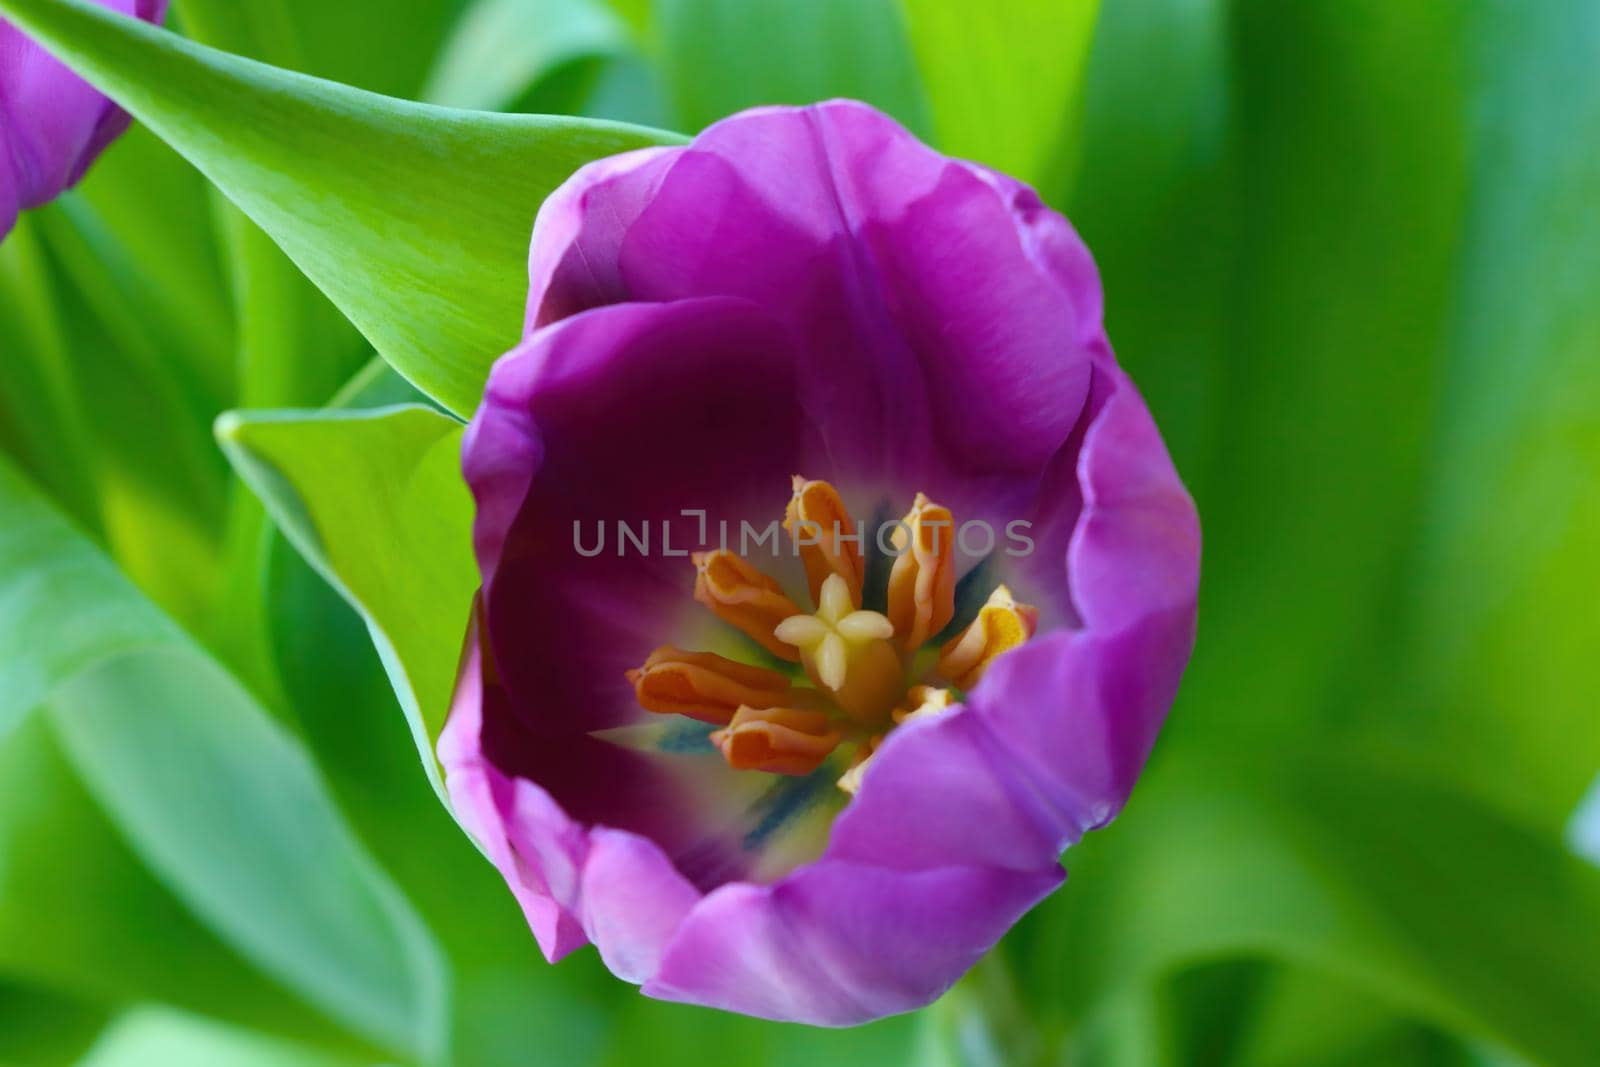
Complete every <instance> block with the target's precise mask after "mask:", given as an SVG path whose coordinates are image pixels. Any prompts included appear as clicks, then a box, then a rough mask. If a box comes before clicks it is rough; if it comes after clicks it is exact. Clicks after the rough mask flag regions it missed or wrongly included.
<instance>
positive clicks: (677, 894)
mask: <svg viewBox="0 0 1600 1067" xmlns="http://www.w3.org/2000/svg"><path fill="white" fill-rule="evenodd" d="M699 902H700V892H699V890H697V889H695V887H694V886H692V885H690V884H689V882H688V880H687V879H685V878H684V877H683V875H681V874H679V873H678V870H677V868H676V867H674V866H673V865H672V861H671V860H669V859H668V858H667V856H666V854H665V853H663V852H662V851H661V849H660V848H659V847H658V846H657V845H656V843H655V842H654V841H651V840H649V839H648V838H644V837H640V836H639V835H638V834H629V833H624V832H622V831H621V830H606V829H597V830H595V831H593V833H592V834H591V835H590V847H589V855H588V859H587V861H586V862H585V863H584V868H583V903H584V928H585V930H586V931H587V932H588V934H589V939H590V940H591V941H593V942H594V944H595V947H596V948H597V949H599V950H600V958H601V959H602V960H604V961H605V964H606V966H607V967H609V968H610V969H611V973H612V974H615V975H616V976H617V977H618V978H623V979H626V980H627V981H629V982H635V983H638V982H644V981H647V980H648V979H649V978H650V977H651V976H652V975H654V974H655V973H656V971H657V970H659V969H660V967H661V957H662V954H663V953H665V952H666V949H667V944H668V943H669V942H670V941H671V940H672V938H673V936H674V935H675V934H676V933H677V931H678V927H679V926H680V925H681V924H682V922H683V920H684V917H685V916H686V915H688V914H689V910H690V909H691V908H693V907H694V906H695V905H696V904H698V903H699Z"/></svg>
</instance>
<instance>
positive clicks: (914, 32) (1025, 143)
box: [903, 0, 1100, 183]
mask: <svg viewBox="0 0 1600 1067" xmlns="http://www.w3.org/2000/svg"><path fill="white" fill-rule="evenodd" d="M903 2H904V4H905V8H906V21H907V23H908V25H909V27H910V36H911V44H912V47H913V49H914V50H915V52H916V57H917V64H918V66H919V67H920V68H921V70H922V78H923V82H924V84H925V85H926V86H927V92H928V97H929V99H930V101H931V102H932V105H933V133H934V136H935V138H936V139H937V142H938V145H939V147H940V149H942V150H943V151H945V152H949V153H951V154H952V155H957V156H963V157H965V158H968V159H975V160H977V161H978V162H980V163H987V164H988V165H990V166H991V167H995V168H997V169H999V170H1002V171H1005V172H1006V173H1007V174H1011V175H1014V176H1015V177H1018V178H1021V179H1022V180H1023V181H1026V182H1032V183H1038V182H1039V181H1040V179H1041V178H1042V177H1043V176H1044V175H1045V174H1046V173H1047V172H1048V171H1050V170H1052V169H1053V168H1057V167H1064V166H1065V164H1066V157H1068V156H1069V155H1070V153H1071V152H1072V151H1073V149H1074V147H1075V143H1076V127H1077V119H1078V112H1079V91H1080V89H1081V87H1082V84H1083V72H1084V67H1085V63H1086V60H1087V58H1088V55H1089V41H1090V39H1091V38H1092V37H1093V35H1094V24H1095V18H1096V16H1097V14H1098V13H1099V10H1100V0H991V2H989V3H982V4H955V3H950V2H949V0H903Z"/></svg>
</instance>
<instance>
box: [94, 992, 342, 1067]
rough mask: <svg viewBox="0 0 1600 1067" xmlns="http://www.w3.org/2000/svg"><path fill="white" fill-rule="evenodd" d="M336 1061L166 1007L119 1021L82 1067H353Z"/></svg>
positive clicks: (128, 1015) (145, 1010)
mask: <svg viewBox="0 0 1600 1067" xmlns="http://www.w3.org/2000/svg"><path fill="white" fill-rule="evenodd" d="M356 1062H357V1061H354V1060H348V1059H343V1058H336V1057H333V1056H329V1055H325V1054H323V1053H320V1052H316V1051H313V1050H311V1049H307V1048H303V1047H300V1046H296V1045H291V1044H288V1043H287V1042H283V1041H278V1040H274V1039H272V1038H268V1037H266V1036H264V1035H261V1034H255V1033H251V1032H250V1031H248V1030H241V1029H238V1028H236V1027H231V1026H222V1025H219V1024H218V1023H216V1022H214V1021H211V1020H207V1019H201V1018H196V1017H194V1016H190V1015H185V1014H183V1013H180V1012H175V1011H172V1010H170V1009H167V1008H159V1007H146V1008H135V1009H133V1010H132V1011H129V1012H128V1013H126V1014H125V1015H123V1016H122V1017H121V1018H119V1019H117V1020H116V1022H115V1023H113V1024H112V1025H111V1026H110V1027H109V1028H108V1029H107V1031H106V1033H105V1034H104V1035H103V1036H102V1038H101V1039H100V1040H99V1041H98V1042H97V1043H96V1044H95V1046H94V1048H93V1050H91V1051H90V1053H89V1055H87V1056H85V1057H84V1058H83V1059H82V1060H80V1061H78V1067H150V1065H151V1064H157V1063H158V1064H161V1065H162V1067H355V1065H356Z"/></svg>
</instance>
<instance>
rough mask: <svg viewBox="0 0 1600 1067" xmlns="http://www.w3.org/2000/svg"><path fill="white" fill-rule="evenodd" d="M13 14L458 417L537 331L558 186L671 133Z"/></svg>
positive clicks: (12, 6)
mask: <svg viewBox="0 0 1600 1067" xmlns="http://www.w3.org/2000/svg"><path fill="white" fill-rule="evenodd" d="M0 11H4V12H5V14H6V16H7V17H8V18H9V19H11V20H12V21H14V22H16V23H17V24H18V25H19V26H21V27H22V28H23V29H25V30H26V31H27V32H28V33H29V34H31V35H32V36H34V37H35V38H37V39H38V40H39V41H41V42H42V43H43V44H44V45H45V46H46V47H48V48H50V49H52V50H54V51H55V52H56V53H58V54H59V55H60V56H61V57H62V58H63V59H64V60H66V61H67V62H68V63H69V64H70V65H72V66H74V67H75V69H77V70H78V71H79V72H80V73H82V74H84V75H85V76H86V77H88V78H89V79H90V80H91V81H93V82H95V83H96V84H97V85H99V86H100V87H101V88H102V89H104V90H105V91H107V92H108V93H109V94H110V95H111V96H112V97H113V98H115V99H116V100H117V101H118V102H119V103H121V104H123V105H124V106H125V107H127V108H128V110H129V111H131V112H132V113H133V114H134V115H135V116H137V117H138V118H139V119H140V120H141V121H143V122H145V123H146V124H147V125H148V126H149V127H150V128H151V129H152V130H154V131H155V132H156V133H157V134H159V135H160V136H161V137H162V138H163V139H164V140H166V141H167V142H168V143H169V144H171V145H172V146H173V147H174V148H176V149H177V150H178V151H179V152H180V153H182V154H183V155H184V156H185V157H186V158H188V159H189V160H190V161H191V162H193V163H194V164H195V165H196V166H197V167H199V168H200V170H201V171H202V172H203V173H205V174H206V176H207V177H209V178H211V180H212V181H214V182H215V183H216V184H217V185H218V186H219V187H220V188H221V189H222V190H223V192H224V193H226V194H227V195H228V196H229V198H230V199H232V200H233V201H234V202H235V203H237V204H238V205H239V206H240V207H241V208H242V209H243V210H244V211H245V213H246V214H247V215H249V216H250V217H251V219H253V220H254V221H255V222H256V223H257V224H259V225H260V226H261V228H262V229H264V230H266V231H267V233H269V234H270V235H272V237H273V239H274V240H275V241H277V242H278V243H279V244H280V245H281V246H282V247H283V248H284V250H285V251H286V252H287V253H288V254H289V256H290V258H292V259H293V260H294V261H295V263H296V264H297V265H299V267H300V268H301V269H302V270H303V271H305V273H306V275H307V276H308V277H310V278H311V279H312V281H314V282H316V284H317V285H318V286H319V287H320V288H321V289H322V290H323V291H324V292H325V293H327V294H328V296H329V297H330V298H332V300H333V302H334V303H335V304H337V305H338V306H339V308H340V309H341V310H342V311H344V313H345V314H346V315H347V316H349V318H350V320H351V321H352V322H354V323H355V324H356V326H357V327H358V328H360V330H361V331H362V333H363V334H365V335H366V337H367V338H368V340H370V341H371V342H372V343H373V345H374V347H376V348H377V350H378V352H379V353H380V354H381V355H382V356H384V358H385V359H387V360H389V362H390V363H392V364H393V365H394V366H395V368H396V369H397V370H399V371H400V372H401V373H402V374H404V375H405V376H406V377H407V378H409V379H410V380H411V381H413V382H414V383H416V384H417V386H418V387H419V388H421V389H422V390H423V391H424V392H426V393H428V394H429V395H430V396H432V397H434V398H435V399H437V400H438V401H439V402H440V403H441V404H443V405H444V406H445V407H447V408H449V409H451V410H452V411H455V412H457V413H463V414H464V413H466V412H470V411H471V410H472V409H473V408H474V407H475V406H476V405H477V403H478V400H479V399H480V396H481V394H482V390H483V383H484V380H485V379H486V377H487V375H488V369H489V365H490V364H491V363H492V362H493V360H494V359H495V358H496V357H497V356H499V355H500V354H501V353H503V352H504V351H505V350H506V349H508V348H510V347H511V346H512V345H514V344H515V343H516V341H517V339H518V338H519V337H520V336H521V322H522V317H523V307H524V304H525V301H526V294H527V280H526V274H527V268H526V262H527V245H528V236H529V233H530V230H531V225H532V221H533V217H534V214H535V213H536V212H537V210H538V207H539V204H540V203H541V202H542V201H543V199H544V197H545V196H546V195H547V194H548V193H549V192H550V191H551V190H552V189H553V188H555V186H556V185H558V184H559V183H560V182H561V181H563V180H564V179H565V178H567V176H568V175H570V174H571V173H572V171H573V170H575V169H576V168H577V167H578V166H579V165H581V164H583V163H585V162H587V161H589V160H591V159H594V158H596V157H599V156H605V155H610V154H613V153H616V152H621V151H624V150H627V149H630V148H637V147H640V146H642V145H648V144H659V143H664V142H666V141H670V140H671V139H672V138H671V136H670V135H668V134H664V133H660V132H657V131H652V130H646V129H640V128H635V127H628V126H623V125H620V124H616V123H606V122H599V121H592V120H580V119H567V118H556V117H550V116H536V115H491V114H482V113H476V112H463V111H452V110H448V109H445V108H437V107H430V106H427V105H422V104H413V103H408V102H405V101H401V100H394V99H389V98H385V97H380V96H375V95H373V94H370V93H365V92H361V91H358V90H354V89H349V88H346V87H343V86H339V85H335V84H333V83H330V82H324V81H319V80H317V79H315V78H310V77H306V76H303V75H298V74H291V73H289V72H286V71H282V70H278V69H275V68H271V67H266V66H263V65H261V64H258V63H253V62H250V61H248V60H244V59H240V58H238V57H235V56H229V55H225V54H222V53H219V52H216V51H214V50H211V49H208V48H204V47H202V46H200V45H197V44H194V43H192V42H190V41H186V40H184V39H182V38H180V37H177V36H176V35H174V34H170V33H166V32H163V31H161V30H158V29H156V28H153V27H151V26H148V25H147V24H145V23H142V22H139V21H137V20H133V19H127V18H123V17H121V16H118V15H115V14H112V13H110V12H108V11H106V10H104V9H103V8H100V7H98V6H96V5H94V4H91V3H88V2H87V0H0Z"/></svg>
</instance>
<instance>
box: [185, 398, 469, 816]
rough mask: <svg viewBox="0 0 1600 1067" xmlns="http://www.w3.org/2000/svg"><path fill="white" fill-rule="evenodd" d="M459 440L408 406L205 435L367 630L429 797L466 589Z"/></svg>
mask: <svg viewBox="0 0 1600 1067" xmlns="http://www.w3.org/2000/svg"><path fill="white" fill-rule="evenodd" d="M461 431H462V427H461V424H460V423H458V422H456V421H455V420H453V419H450V418H448V417H446V416H444V415H441V414H439V413H438V412H436V411H432V410H430V409H428V408H424V407H418V406H408V407H398V408H389V409H380V410H377V411H363V412H339V411H306V412H292V411H291V412H250V413H240V412H235V413H230V414H229V415H227V416H225V417H224V418H223V419H222V420H221V421H220V422H219V423H218V425H217V435H218V438H219V439H220V440H221V442H222V445H223V448H224V449H225V450H226V451H227V453H228V457H229V458H230V459H231V460H232V461H233V463H234V466H235V468H236V469H237V470H238V471H239V474H240V476H241V477H243V478H244V479H245V481H246V482H248V483H249V484H250V486H251V488H253V489H254V490H255V491H256V493H257V494H258V495H259V496H260V497H261V499H262V500H263V502H265V503H266V505H267V509H268V511H269V512H271V514H272V516H273V518H274V519H275V520H276V521H277V523H278V526H279V527H280V528H281V529H282V530H283V531H284V533H285V535H286V536H288V538H289V539H290V541H292V542H293V543H294V545H295V547H296V548H298V549H299V550H300V553H301V554H302V555H303V556H305V558H306V559H307V560H308V561H309V562H311V564H312V565H313V566H314V567H316V568H317V570H318V571H319V572H320V573H321V574H322V576H323V577H324V578H325V579H327V581H328V582H329V583H330V584H332V585H333V586H334V587H335V588H336V589H338V590H339V591H340V592H341V593H342V594H343V595H344V596H345V598H346V599H347V600H349V601H350V603H351V604H352V605H353V606H354V607H355V608H356V609H357V610H358V611H360V612H361V613H362V615H363V617H364V618H365V619H366V620H367V623H368V625H369V627H370V628H371V630H372V635H373V639H374V641H375V642H376V643H377V645H378V649H379V653H380V655H381V656H382V657H383V660H384V666H385V667H386V668H387V669H388V671H389V676H390V680H391V681H392V682H393V684H394V688H395V692H396V693H397V694H398V695H399V697H400V702H401V706H402V708H403V709H404V710H405V714H406V719H407V722H408V723H409V724H410V725H411V728H412V733H413V736H414V738H415V740H416V743H417V749H418V752H419V753H420V754H421V756H422V761H423V764H424V766H425V767H426V768H427V770H428V774H429V777H430V778H431V779H432V780H433V782H434V785H435V788H436V789H438V790H439V792H440V796H441V798H442V797H443V786H442V783H441V781H440V778H439V770H438V764H437V761H436V760H435V758H434V755H433V743H434V742H435V741H436V740H437V739H438V736H439V731H440V729H441V728H442V727H443V725H444V719H445V714H446V712H447V711H448V709H449V702H450V695H451V692H452V690H453V688H454V685H455V673H456V665H457V662H458V660H459V658H460V654H461V647H462V642H463V640H464V638H465V635H466V627H467V621H468V616H469V614H470V611H471V605H472V596H473V593H474V591H475V590H476V589H477V585H478V576H477V567H476V564H475V563H474V561H473V558H472V500H471V497H470V495H469V494H468V492H467V487H466V483H465V482H464V481H463V480H462V477H461V471H460V451H461Z"/></svg>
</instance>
